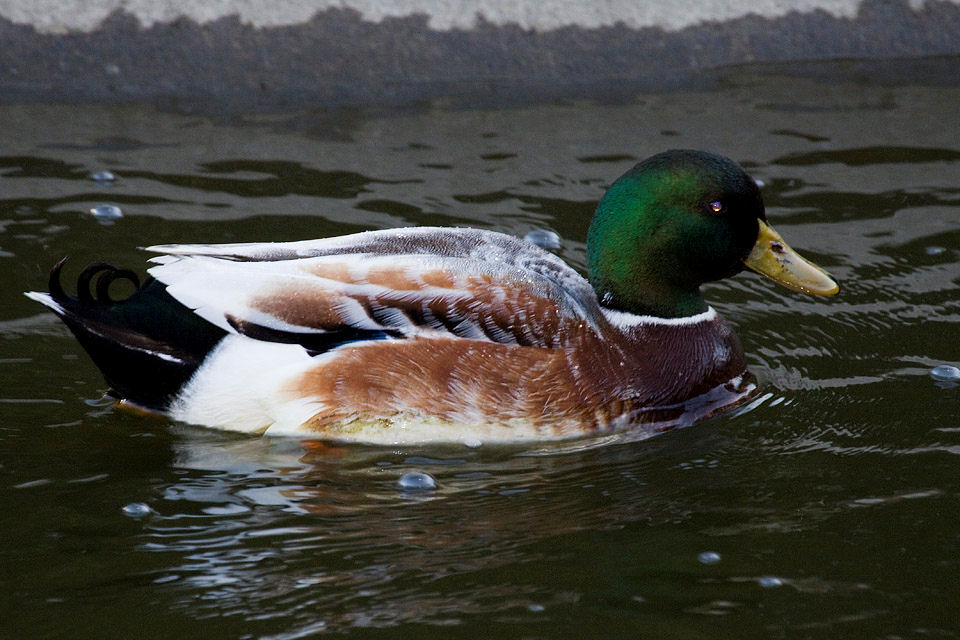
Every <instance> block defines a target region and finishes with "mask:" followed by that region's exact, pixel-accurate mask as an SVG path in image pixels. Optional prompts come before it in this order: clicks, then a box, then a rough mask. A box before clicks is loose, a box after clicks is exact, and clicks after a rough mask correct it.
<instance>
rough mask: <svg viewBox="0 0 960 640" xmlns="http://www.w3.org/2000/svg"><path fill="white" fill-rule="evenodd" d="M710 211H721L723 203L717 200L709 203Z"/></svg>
mask: <svg viewBox="0 0 960 640" xmlns="http://www.w3.org/2000/svg"><path fill="white" fill-rule="evenodd" d="M710 211H712V212H714V213H723V203H722V202H720V201H719V200H717V201H716V202H711V203H710Z"/></svg>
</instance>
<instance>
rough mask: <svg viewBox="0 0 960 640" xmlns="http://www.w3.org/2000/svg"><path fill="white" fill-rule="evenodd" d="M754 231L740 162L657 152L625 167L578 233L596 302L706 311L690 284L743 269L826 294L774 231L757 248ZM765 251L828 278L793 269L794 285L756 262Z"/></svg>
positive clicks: (681, 312) (753, 192)
mask: <svg viewBox="0 0 960 640" xmlns="http://www.w3.org/2000/svg"><path fill="white" fill-rule="evenodd" d="M764 230H769V227H767V225H766V214H765V213H764V208H763V199H762V198H761V196H760V189H759V188H758V187H757V184H756V182H754V180H753V179H752V178H751V177H750V176H749V175H748V174H747V173H746V172H745V171H744V170H743V169H742V168H741V167H740V165H738V164H737V163H735V162H734V161H732V160H730V159H729V158H725V157H723V156H718V155H714V154H711V153H705V152H703V151H692V150H672V151H666V152H664V153H660V154H657V155H655V156H652V157H650V158H648V159H647V160H644V161H643V162H641V163H639V164H638V165H636V166H635V167H633V168H632V169H631V170H630V171H628V172H627V173H625V174H624V175H623V176H621V177H620V178H619V179H618V180H617V181H616V182H614V183H613V185H612V186H611V187H610V189H609V190H608V191H607V193H606V194H605V195H604V196H603V199H601V200H600V204H599V205H598V206H597V211H596V213H595V214H594V217H593V222H592V223H591V225H590V231H589V233H588V235H587V263H588V268H589V274H590V282H591V284H592V285H593V287H594V289H595V290H596V291H597V295H598V296H599V297H600V301H601V303H602V304H603V305H604V306H607V307H610V308H613V309H618V310H622V311H629V312H631V313H637V314H643V315H653V316H659V317H664V318H673V317H683V316H690V315H694V314H697V313H701V312H703V311H706V310H707V308H708V307H707V303H706V302H705V301H704V299H703V297H702V296H701V295H700V286H701V285H702V284H704V283H705V282H710V281H713V280H719V279H721V278H726V277H729V276H732V275H734V274H736V273H739V272H740V271H742V270H743V269H744V268H745V267H747V266H749V267H750V268H752V269H754V270H756V271H759V272H761V273H763V274H764V275H767V276H769V277H772V278H774V279H775V280H777V281H778V282H780V283H781V284H785V285H786V286H789V287H791V288H794V289H798V290H803V291H807V292H808V293H819V294H824V295H829V294H831V293H835V292H836V285H835V284H834V283H833V281H832V280H829V278H826V275H825V274H823V272H822V271H821V270H819V268H817V267H815V266H813V265H811V264H810V263H807V262H806V261H805V260H803V259H802V258H800V256H798V255H796V254H795V253H793V252H792V250H790V248H789V247H787V246H786V244H784V243H783V242H782V239H781V238H780V237H779V236H776V240H769V238H768V239H767V245H765V246H764V247H759V245H758V241H759V240H761V239H762V238H763V237H764V233H762V231H764ZM770 231H771V232H772V230H770ZM772 233H774V234H775V232H772ZM760 249H762V251H760ZM781 249H784V250H785V251H787V252H789V255H788V254H787V253H781V251H780V250H781ZM758 251H759V253H758ZM770 252H774V253H776V254H777V258H776V259H774V262H777V261H778V260H779V256H783V257H784V258H786V259H788V261H789V262H791V264H793V265H799V264H800V263H801V262H802V263H803V265H805V266H804V269H806V266H809V267H811V268H813V269H816V271H817V272H818V273H819V274H820V275H821V277H822V278H826V279H827V280H829V284H827V283H825V282H819V281H817V282H814V283H813V284H810V283H809V282H808V281H809V280H810V279H811V278H813V276H811V275H810V274H809V273H806V271H804V272H803V273H802V274H800V275H798V276H796V277H799V278H801V280H802V282H793V281H792V280H791V278H793V277H794V274H792V273H791V274H787V275H784V274H783V273H778V274H773V273H771V267H770V266H769V265H767V266H764V264H763V261H764V260H771V259H772V258H769V256H767V255H766V254H767V253H770ZM755 254H756V255H755ZM760 254H763V255H760ZM748 262H749V263H750V264H748ZM778 264H780V266H783V261H782V260H780V261H779V262H778ZM803 278H806V280H803ZM813 280H817V278H813ZM830 285H832V286H833V290H832V291H830V290H829V289H830Z"/></svg>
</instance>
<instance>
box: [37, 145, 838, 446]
mask: <svg viewBox="0 0 960 640" xmlns="http://www.w3.org/2000/svg"><path fill="white" fill-rule="evenodd" d="M147 250H148V251H151V252H155V253H157V254H159V255H158V256H156V257H153V258H152V259H151V260H150V261H151V262H153V263H154V266H152V267H150V268H149V269H148V270H147V271H148V273H149V275H150V277H149V278H148V279H147V280H146V281H145V282H144V283H143V284H142V285H140V283H139V281H138V278H137V276H136V274H135V273H133V272H132V271H130V270H126V269H118V268H116V267H113V266H111V265H108V264H105V263H97V264H94V265H90V266H89V267H87V268H86V269H85V270H84V271H83V273H82V274H81V275H80V278H79V282H78V285H77V295H76V296H70V295H67V294H66V293H65V292H64V289H63V287H62V286H61V284H60V280H61V275H60V274H61V268H62V265H63V262H62V261H61V262H60V263H59V264H58V265H57V266H56V267H54V269H53V270H52V272H51V276H50V283H49V288H50V292H49V293H37V292H30V293H28V294H27V295H28V296H29V297H31V298H33V299H34V300H36V301H38V302H40V303H42V304H44V305H46V306H47V307H49V308H50V309H51V310H53V312H54V313H56V314H57V315H58V316H60V318H61V319H62V320H63V321H64V322H65V323H66V325H67V326H68V327H69V328H70V330H71V331H72V332H73V333H74V335H75V336H76V337H77V339H78V340H79V342H80V344H81V345H82V346H83V347H84V348H85V349H86V350H87V351H88V352H89V354H90V356H91V357H92V359H93V361H94V362H95V363H96V364H97V366H98V367H99V368H100V370H101V371H102V372H103V375H104V377H105V378H106V380H107V382H108V383H109V385H110V387H111V388H112V393H113V394H114V395H115V396H117V397H118V398H121V399H123V400H124V401H126V402H128V403H132V404H134V405H137V406H140V407H143V408H146V409H150V410H155V411H160V412H165V413H167V414H169V415H170V416H172V417H173V418H175V419H177V420H181V421H184V422H188V423H193V424H197V425H206V426H209V427H216V428H222V429H232V430H238V431H245V432H250V433H255V434H263V433H269V434H294V435H300V436H306V437H319V438H328V439H334V440H361V441H370V442H410V441H444V440H446V441H465V442H484V441H516V440H531V439H555V438H567V437H572V436H583V435H589V434H603V433H610V432H615V431H619V430H625V429H638V430H640V432H644V430H645V431H646V432H649V433H652V432H656V431H660V430H664V429H667V428H670V427H673V426H676V425H679V424H687V423H691V422H694V421H696V420H699V419H702V418H704V417H706V416H709V415H711V414H713V413H715V412H716V411H718V410H720V409H722V408H726V407H730V406H734V405H737V404H739V403H742V402H743V401H744V400H745V399H746V398H747V397H749V396H750V395H751V394H752V393H753V392H754V390H755V384H754V382H753V381H752V378H751V377H750V376H749V375H748V373H747V370H746V361H745V358H744V353H743V349H742V347H741V345H740V341H739V340H738V338H737V336H736V334H735V333H734V332H733V330H732V329H731V328H730V326H729V325H728V324H727V323H726V322H725V321H724V320H723V318H721V317H720V315H719V314H718V313H717V312H716V311H715V310H714V309H713V308H712V307H710V306H709V305H708V304H707V302H706V301H705V300H704V299H703V297H702V295H701V292H700V286H701V285H702V284H703V283H705V282H710V281H714V280H718V279H721V278H726V277H729V276H733V275H734V274H736V273H738V272H740V271H742V270H743V269H744V268H748V269H752V270H754V271H756V272H758V273H761V274H763V275H765V276H768V277H770V278H772V279H773V280H775V281H776V282H779V283H780V284H782V285H785V286H786V287H788V288H790V289H793V290H795V291H801V292H806V293H811V294H817V295H832V294H834V293H836V292H837V290H838V287H837V284H836V283H835V282H834V281H833V280H832V279H831V278H830V277H829V276H828V275H827V274H826V273H825V272H824V271H823V270H821V269H820V268H819V267H817V266H815V265H813V264H811V263H809V262H807V261H806V260H804V259H803V258H801V257H800V256H799V255H798V254H797V253H795V252H794V251H793V250H792V249H790V247H788V246H787V244H786V243H785V242H784V241H783V239H782V238H781V237H780V236H779V235H778V234H777V233H776V232H775V231H774V230H773V229H772V228H771V227H770V226H769V225H768V224H767V222H766V215H765V212H764V206H763V200H762V198H761V196H760V190H759V189H758V187H757V184H756V182H754V180H753V179H752V178H751V177H750V176H749V175H747V173H746V172H745V171H744V170H743V169H742V168H741V167H740V166H739V165H737V164H736V163H735V162H733V161H732V160H730V159H728V158H725V157H722V156H718V155H713V154H710V153H705V152H702V151H692V150H673V151H667V152H664V153H660V154H658V155H655V156H652V157H650V158H648V159H647V160H644V161H643V162H640V163H639V164H637V165H636V166H635V167H633V168H632V169H630V170H629V171H628V172H627V173H625V174H624V175H623V176H621V177H620V178H619V179H618V180H617V181H616V182H614V183H613V185H612V186H611V187H610V189H609V190H608V191H607V192H606V194H605V195H604V196H603V198H602V200H601V201H600V203H599V205H598V206H597V210H596V213H595V215H594V218H593V220H592V223H591V225H590V229H589V232H588V235H587V262H588V271H589V278H588V279H585V278H584V277H582V276H581V275H580V274H579V273H577V272H576V271H575V270H574V269H572V268H571V267H569V266H568V265H567V264H565V263H564V262H563V261H562V260H561V259H560V258H558V257H557V256H556V255H554V254H552V253H549V252H547V251H545V250H543V249H541V248H540V247H538V246H535V245H534V244H531V243H530V242H527V241H525V240H521V239H518V238H514V237H511V236H508V235H504V234H502V233H496V232H493V231H481V230H476V229H466V228H463V229H460V228H435V227H414V228H404V229H389V230H381V231H368V232H364V233H357V234H353V235H347V236H341V237H334V238H325V239H320V240H309V241H299V242H285V243H252V244H219V245H197V244H183V245H162V246H153V247H148V249H147ZM117 280H130V281H132V282H133V283H134V285H135V286H136V291H135V292H134V293H133V294H132V295H130V296H129V297H127V298H126V299H123V300H119V301H117V300H114V299H112V298H111V297H110V291H109V289H110V286H111V283H113V282H115V281H117Z"/></svg>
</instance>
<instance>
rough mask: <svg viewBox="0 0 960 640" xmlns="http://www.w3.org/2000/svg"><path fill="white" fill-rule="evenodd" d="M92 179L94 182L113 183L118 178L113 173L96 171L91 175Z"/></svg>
mask: <svg viewBox="0 0 960 640" xmlns="http://www.w3.org/2000/svg"><path fill="white" fill-rule="evenodd" d="M90 179H91V180H93V181H94V182H113V181H114V180H116V179H117V176H116V175H114V173H113V171H94V172H93V173H91V174H90Z"/></svg>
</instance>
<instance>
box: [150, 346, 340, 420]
mask: <svg viewBox="0 0 960 640" xmlns="http://www.w3.org/2000/svg"><path fill="white" fill-rule="evenodd" d="M313 366H315V361H314V360H313V359H312V358H311V357H310V356H309V355H308V354H307V353H306V352H305V351H304V350H303V348H302V347H300V346H299V345H293V344H279V343H275V342H261V341H259V340H253V339H251V338H247V337H244V336H238V335H229V336H227V337H226V338H224V339H223V340H222V341H221V342H220V344H218V345H217V346H216V347H215V348H214V350H213V351H211V352H210V354H209V355H208V356H207V358H206V360H204V362H203V364H202V365H200V368H199V369H197V371H196V373H195V374H194V375H193V378H191V379H190V381H189V382H188V383H187V384H186V386H185V387H184V388H183V390H182V391H181V392H180V395H179V397H178V398H177V399H176V400H175V401H174V402H173V404H172V406H171V407H170V412H169V413H170V415H171V417H173V418H175V419H177V420H182V421H184V422H189V423H192V424H200V425H205V426H208V427H216V428H219V429H228V430H231V431H244V432H248V433H264V432H266V431H267V430H270V432H271V433H273V432H274V431H277V432H280V433H294V432H296V431H297V430H298V429H299V428H300V426H301V425H302V424H303V423H304V422H306V421H307V420H309V419H310V418H311V417H312V416H314V415H316V414H317V413H318V412H320V411H323V409H324V407H323V405H321V404H319V403H315V402H310V401H309V400H303V399H298V398H295V397H292V396H291V395H290V394H288V393H285V392H284V391H283V387H284V386H285V385H286V384H287V382H288V381H290V380H291V379H292V378H295V377H296V376H298V375H302V374H303V372H304V371H306V370H307V369H309V368H311V367H313Z"/></svg>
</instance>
